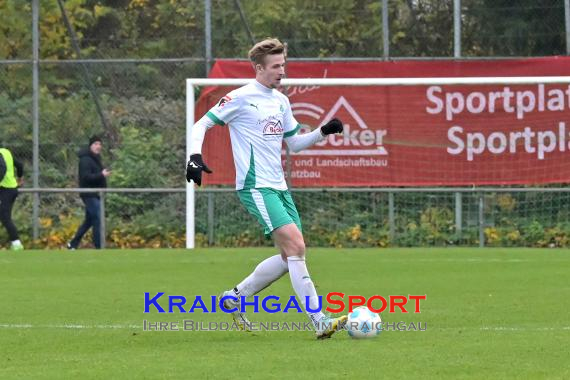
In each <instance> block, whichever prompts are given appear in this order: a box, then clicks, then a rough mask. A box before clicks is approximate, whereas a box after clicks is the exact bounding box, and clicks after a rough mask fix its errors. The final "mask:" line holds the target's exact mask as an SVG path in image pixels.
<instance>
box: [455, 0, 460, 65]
mask: <svg viewBox="0 0 570 380" xmlns="http://www.w3.org/2000/svg"><path fill="white" fill-rule="evenodd" d="M453 56H454V57H455V58H459V57H461V0H453Z"/></svg>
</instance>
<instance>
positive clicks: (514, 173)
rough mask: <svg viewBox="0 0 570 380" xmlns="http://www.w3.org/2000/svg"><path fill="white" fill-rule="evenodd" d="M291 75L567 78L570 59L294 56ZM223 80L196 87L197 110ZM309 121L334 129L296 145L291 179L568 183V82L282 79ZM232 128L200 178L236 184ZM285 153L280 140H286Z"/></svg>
mask: <svg viewBox="0 0 570 380" xmlns="http://www.w3.org/2000/svg"><path fill="white" fill-rule="evenodd" d="M287 74H288V77H289V78H352V77H354V78H358V77H365V78H410V77H474V76H485V77H488V76H555V75H556V76H568V75H570V57H550V58H532V59H512V60H500V61H483V60H482V61H462V62H454V61H432V62H420V61H397V62H341V63H338V62H334V63H329V62H326V63H325V62H291V63H288V65H287ZM210 76H211V77H213V78H253V76H254V73H253V69H252V67H251V64H250V63H249V62H247V61H223V60H222V61H217V62H216V64H215V65H214V67H213V69H212V71H211V74H210ZM232 89H233V88H230V87H208V88H204V89H202V92H201V95H200V98H199V100H198V103H197V107H196V118H200V117H201V116H203V115H204V114H205V113H206V112H207V111H208V110H209V109H210V108H211V107H213V106H215V105H216V104H218V103H219V102H220V101H223V97H224V96H225V95H226V94H227V93H228V92H229V91H231V90H232ZM282 90H283V92H284V93H286V94H287V95H288V97H289V100H290V102H291V106H292V109H293V115H294V117H295V119H296V120H297V121H298V122H299V123H300V124H301V125H302V126H303V127H302V128H301V131H300V133H303V132H306V131H309V130H311V129H313V128H315V127H317V126H319V125H322V124H323V123H326V122H327V121H328V120H330V119H332V118H334V117H336V118H339V119H341V120H342V121H343V122H344V123H345V133H344V135H342V136H340V135H332V136H329V137H328V138H327V139H326V140H324V141H322V142H320V143H318V144H317V145H315V146H313V147H312V148H310V149H307V150H305V151H302V152H299V153H295V154H292V156H291V158H292V160H291V168H290V170H291V183H292V185H293V186H294V187H325V186H342V187H344V186H465V185H510V184H519V185H522V184H546V183H563V182H570V84H568V83H561V84H535V85H505V84H495V85H439V86H438V85H431V86H388V87H382V86H366V87H362V86H335V87H328V86H291V87H289V88H285V89H282ZM227 128H228V127H227V126H224V127H220V126H216V127H214V128H213V129H211V130H210V131H209V132H208V133H207V135H206V139H205V145H204V149H203V153H204V157H205V161H206V162H207V163H208V165H209V166H210V167H211V168H212V169H214V173H213V174H212V175H208V176H205V177H206V179H205V181H206V183H208V184H219V185H232V184H234V182H235V169H234V164H233V159H232V151H231V145H230V139H229V133H228V130H227ZM283 152H284V153H283V162H284V163H285V144H284V150H283Z"/></svg>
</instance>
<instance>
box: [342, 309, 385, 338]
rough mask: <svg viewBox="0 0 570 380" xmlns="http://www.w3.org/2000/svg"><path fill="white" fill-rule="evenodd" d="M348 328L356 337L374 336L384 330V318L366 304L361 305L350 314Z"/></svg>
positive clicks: (351, 334) (352, 336)
mask: <svg viewBox="0 0 570 380" xmlns="http://www.w3.org/2000/svg"><path fill="white" fill-rule="evenodd" d="M346 330H347V331H348V335H350V337H351V338H354V339H364V338H374V337H375V336H377V335H378V334H380V332H381V331H382V318H381V317H380V314H377V313H374V312H372V311H370V310H369V309H368V308H367V307H366V306H360V307H357V308H356V309H354V310H353V311H352V313H350V314H348V321H347V323H346Z"/></svg>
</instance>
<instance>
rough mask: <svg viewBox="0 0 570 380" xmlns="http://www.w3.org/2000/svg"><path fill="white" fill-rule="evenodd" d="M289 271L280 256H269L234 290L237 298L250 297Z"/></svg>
mask: <svg viewBox="0 0 570 380" xmlns="http://www.w3.org/2000/svg"><path fill="white" fill-rule="evenodd" d="M288 270H289V268H288V266H287V263H286V262H285V261H283V259H282V258H281V255H275V256H271V257H269V258H267V259H265V260H263V261H262V262H260V263H259V264H258V265H257V267H256V268H255V270H254V271H253V272H252V273H251V274H250V275H249V276H247V277H246V278H245V280H243V281H242V282H240V283H239V284H238V285H237V286H236V288H237V291H236V289H234V293H236V295H238V296H246V297H251V296H253V295H254V294H257V293H259V292H260V291H262V290H263V289H265V288H267V287H268V286H269V285H271V284H272V283H273V282H275V281H277V280H279V279H280V278H281V277H282V276H283V275H284V274H285V273H287V271H288Z"/></svg>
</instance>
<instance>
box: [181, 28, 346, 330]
mask: <svg viewBox="0 0 570 380" xmlns="http://www.w3.org/2000/svg"><path fill="white" fill-rule="evenodd" d="M249 58H250V60H251V63H252V65H253V69H254V70H255V81H254V82H253V83H250V84H248V85H245V86H243V87H240V88H238V89H236V90H234V91H231V92H230V93H228V94H227V95H226V96H224V97H223V98H222V99H221V100H220V101H219V102H218V103H217V105H216V106H214V107H213V108H212V109H210V111H209V112H208V113H206V115H204V116H203V117H202V118H201V119H200V120H198V122H197V123H196V124H194V126H193V127H192V136H191V138H192V141H191V155H190V160H189V161H188V165H187V167H186V179H187V181H188V182H190V181H191V180H192V181H194V182H195V183H196V184H197V185H198V186H200V185H201V183H202V172H203V171H204V172H206V173H212V171H211V170H210V169H209V168H208V166H207V165H206V164H205V163H204V161H203V159H202V143H203V141H204V136H205V133H206V131H207V130H208V129H209V128H211V127H213V126H214V125H216V124H218V125H221V126H224V125H228V126H229V129H230V138H231V142H232V151H233V157H234V163H235V168H236V189H237V192H238V196H239V199H240V201H241V203H242V204H243V205H244V206H245V208H246V209H247V211H248V212H249V213H250V214H252V215H253V216H254V217H255V218H256V219H257V220H258V221H259V223H260V224H261V225H262V226H263V228H264V231H265V234H266V235H271V236H272V237H273V240H274V242H275V245H276V246H277V248H278V249H279V251H280V254H277V255H275V256H272V257H269V258H267V259H265V260H264V261H262V262H261V263H259V265H257V267H256V268H255V269H254V271H253V272H252V273H251V274H250V275H249V276H247V277H246V278H245V279H244V280H243V281H242V282H240V283H239V284H237V285H236V286H235V287H234V288H233V289H232V290H228V291H225V292H223V293H222V294H221V295H220V299H222V298H223V299H224V307H225V308H226V309H233V308H237V311H236V312H234V313H232V316H233V318H234V320H235V321H236V322H237V323H238V325H239V326H240V328H242V329H245V330H248V329H249V328H248V325H249V321H248V319H247V317H246V315H245V313H241V312H240V296H245V297H250V296H253V295H254V294H256V293H258V292H260V291H261V290H263V289H265V288H266V287H268V286H269V285H271V284H272V283H273V282H274V281H276V280H278V279H279V278H281V276H283V275H284V274H285V273H287V272H289V276H290V278H291V283H292V285H293V288H294V289H295V292H296V294H297V296H298V298H299V300H300V301H301V303H302V304H303V305H306V303H307V300H308V305H309V306H310V307H309V310H307V308H305V309H306V312H307V314H308V316H309V318H310V320H311V321H312V322H313V325H314V326H315V330H316V334H317V338H319V339H323V338H330V337H331V335H333V334H334V333H335V332H336V331H338V330H340V329H342V328H343V326H344V325H345V324H346V320H347V317H346V316H342V317H339V318H328V317H326V316H325V315H324V314H323V313H322V311H318V312H313V311H315V310H317V309H318V305H319V301H318V296H317V292H316V290H315V286H314V284H313V281H312V280H311V277H310V276H309V272H308V270H307V266H306V264H305V242H304V240H303V235H302V232H301V231H302V229H301V220H300V218H299V214H298V212H297V209H296V208H295V204H294V203H293V199H292V198H291V194H290V193H289V191H288V189H287V184H286V183H285V178H284V175H283V168H282V166H281V148H282V145H283V139H285V141H286V142H287V145H288V146H289V148H290V149H291V150H292V151H294V152H298V151H300V150H303V149H306V148H308V147H310V146H312V145H313V144H315V143H316V142H319V141H321V140H323V139H325V138H326V136H327V135H330V134H333V133H342V132H343V125H342V122H341V121H340V120H338V119H333V120H330V121H329V122H328V123H326V124H325V125H323V126H321V127H320V128H317V129H315V130H313V131H312V132H309V133H305V134H302V135H298V134H297V132H298V130H299V128H300V125H299V123H297V121H296V120H295V118H294V117H293V113H292V111H291V105H290V103H289V99H288V98H287V97H286V96H285V95H283V94H282V93H281V92H279V91H278V90H277V89H276V88H277V87H278V86H279V85H280V84H281V79H282V78H283V77H284V75H285V55H284V47H283V44H282V43H281V42H279V40H277V39H266V40H264V41H261V42H259V43H257V44H255V46H253V47H252V48H251V50H250V51H249ZM310 310H313V311H310Z"/></svg>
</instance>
